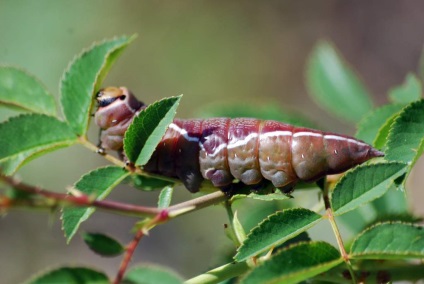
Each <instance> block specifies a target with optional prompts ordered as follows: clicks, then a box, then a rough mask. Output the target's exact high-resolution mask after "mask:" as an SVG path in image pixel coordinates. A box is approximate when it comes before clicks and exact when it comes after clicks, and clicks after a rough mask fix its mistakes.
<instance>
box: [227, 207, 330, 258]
mask: <svg viewBox="0 0 424 284" xmlns="http://www.w3.org/2000/svg"><path fill="white" fill-rule="evenodd" d="M321 218H322V216H321V215H319V214H317V213H315V212H313V211H310V210H308V209H304V208H296V209H286V210H283V211H281V212H277V213H275V214H272V215H270V216H268V217H267V218H266V219H265V220H263V221H262V222H261V223H260V224H259V225H258V226H257V227H255V228H253V229H252V231H251V232H250V233H249V234H248V235H247V239H246V240H245V241H244V242H243V244H242V245H241V246H240V248H239V249H238V252H237V254H236V256H235V257H234V259H235V260H236V261H239V262H240V261H243V260H246V259H247V258H249V257H253V256H255V255H258V254H259V253H261V252H264V251H267V250H269V249H271V248H273V247H276V246H278V245H280V244H282V243H284V242H285V241H287V240H289V239H291V238H293V237H295V236H297V235H299V234H300V233H302V232H304V231H306V230H307V229H309V228H310V227H312V226H314V225H315V224H316V223H318V222H319V221H320V220H321Z"/></svg>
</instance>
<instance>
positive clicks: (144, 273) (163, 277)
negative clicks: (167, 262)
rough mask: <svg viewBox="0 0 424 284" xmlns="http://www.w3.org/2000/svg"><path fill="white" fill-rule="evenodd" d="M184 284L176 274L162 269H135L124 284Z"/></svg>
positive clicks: (130, 272) (153, 267) (129, 272)
mask: <svg viewBox="0 0 424 284" xmlns="http://www.w3.org/2000/svg"><path fill="white" fill-rule="evenodd" d="M158 283H164V284H165V283H166V284H182V283H183V280H182V279H181V278H180V277H179V276H178V275H177V274H175V273H174V272H171V271H168V270H166V269H164V268H161V267H155V266H147V267H134V268H132V269H131V270H130V271H128V273H127V274H125V277H124V284H158Z"/></svg>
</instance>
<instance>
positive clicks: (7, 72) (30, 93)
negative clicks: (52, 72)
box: [0, 67, 56, 116]
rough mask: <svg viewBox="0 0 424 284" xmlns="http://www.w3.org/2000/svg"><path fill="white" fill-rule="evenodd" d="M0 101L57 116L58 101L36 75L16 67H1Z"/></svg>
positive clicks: (14, 106)
mask: <svg viewBox="0 0 424 284" xmlns="http://www.w3.org/2000/svg"><path fill="white" fill-rule="evenodd" d="M0 103H1V104H5V105H8V106H11V107H13V108H16V107H17V108H20V109H23V110H26V111H30V112H36V113H42V114H47V115H52V116H56V103H55V101H54V98H53V96H52V95H51V94H50V93H49V92H48V91H47V89H46V87H45V86H44V85H43V84H42V83H41V82H39V81H38V80H37V79H36V78H35V77H33V76H32V75H30V74H28V73H26V72H25V71H23V70H20V69H18V68H14V67H0Z"/></svg>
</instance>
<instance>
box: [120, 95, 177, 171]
mask: <svg viewBox="0 0 424 284" xmlns="http://www.w3.org/2000/svg"><path fill="white" fill-rule="evenodd" d="M182 96H183V95H182V94H181V95H179V96H171V97H166V98H162V99H160V100H157V101H155V102H153V103H152V104H150V105H148V106H147V107H146V108H145V109H143V110H142V111H141V112H140V113H138V114H137V116H136V117H134V119H133V121H132V122H131V124H130V125H129V126H128V129H127V131H125V134H124V142H123V143H124V153H125V155H127V150H126V148H127V147H126V143H125V140H126V138H127V133H129V132H128V130H129V129H130V128H131V127H134V126H133V125H134V121H135V120H136V118H137V117H139V116H140V115H141V113H142V112H146V111H147V110H149V109H150V108H152V107H154V105H155V104H157V103H159V102H161V101H164V100H167V99H174V98H175V99H177V100H176V102H175V103H174V105H173V106H172V107H171V108H173V107H175V112H174V116H175V114H176V113H177V110H176V109H177V107H178V105H179V102H180V100H181V98H182ZM163 119H164V118H163V117H162V118H161V119H160V121H159V123H158V124H157V125H159V124H160V123H161V122H162V121H163ZM171 123H172V121H171V122H170V123H169V124H171ZM157 125H156V126H157ZM168 127H169V125H168V126H167V127H166V129H168ZM165 132H166V130H165ZM165 132H164V134H163V135H162V137H163V136H164V135H165ZM149 137H150V136H149ZM147 141H149V138H147V139H146V143H145V144H144V145H143V147H141V150H140V152H139V153H138V155H137V159H136V160H135V161H133V162H134V163H136V161H137V160H138V157H139V156H140V153H141V151H142V150H143V148H144V146H145V145H146V144H147ZM152 154H153V153H152ZM127 156H128V155H127ZM136 165H137V164H136Z"/></svg>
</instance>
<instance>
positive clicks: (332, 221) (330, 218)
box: [323, 182, 357, 283]
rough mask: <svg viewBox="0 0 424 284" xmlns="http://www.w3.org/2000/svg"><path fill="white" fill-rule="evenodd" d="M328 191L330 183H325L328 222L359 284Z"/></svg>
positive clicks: (354, 278) (345, 260)
mask: <svg viewBox="0 0 424 284" xmlns="http://www.w3.org/2000/svg"><path fill="white" fill-rule="evenodd" d="M328 191H329V190H328V183H327V182H325V183H324V188H323V199H324V204H325V209H326V211H327V218H328V221H329V222H330V224H331V228H332V229H333V232H334V235H335V236H336V240H337V244H338V246H339V250H340V254H341V255H342V258H343V260H344V262H345V263H346V266H347V268H348V270H349V273H350V277H351V279H352V282H353V283H357V281H356V277H355V272H354V271H353V268H352V264H351V263H350V259H349V255H348V254H347V252H346V250H345V247H344V244H343V239H342V235H341V234H340V230H339V228H338V226H337V223H336V220H335V219H334V215H333V209H332V208H331V203H330V196H329V192H328Z"/></svg>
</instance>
